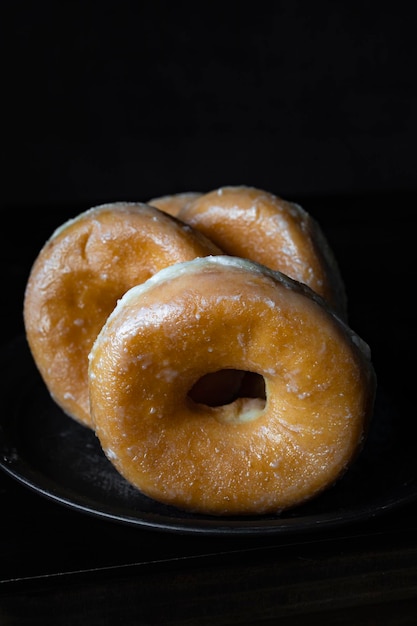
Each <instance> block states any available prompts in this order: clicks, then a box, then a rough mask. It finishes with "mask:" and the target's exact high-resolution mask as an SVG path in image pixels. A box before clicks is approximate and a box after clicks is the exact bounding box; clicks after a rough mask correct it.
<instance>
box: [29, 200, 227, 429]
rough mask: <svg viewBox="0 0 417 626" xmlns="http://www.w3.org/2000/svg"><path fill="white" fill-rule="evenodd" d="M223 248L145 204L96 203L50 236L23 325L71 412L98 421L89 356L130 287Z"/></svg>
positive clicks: (51, 385) (52, 387) (34, 272)
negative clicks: (91, 392)
mask: <svg viewBox="0 0 417 626" xmlns="http://www.w3.org/2000/svg"><path fill="white" fill-rule="evenodd" d="M218 252H219V250H218V248H217V246H215V245H214V244H212V243H211V241H209V240H207V239H206V238H205V237H204V235H202V234H201V233H198V232H197V231H194V230H193V229H192V228H190V227H189V226H187V225H186V224H184V223H182V222H180V221H178V220H177V219H175V218H173V217H171V216H169V215H167V214H165V213H163V212H162V211H159V210H158V209H157V208H155V207H151V206H148V205H146V204H142V203H123V202H116V203H110V204H103V205H100V206H97V207H93V208H91V209H89V210H87V211H85V212H83V213H81V214H80V215H78V216H77V217H76V218H75V219H71V220H68V221H67V222H65V223H64V224H63V225H62V226H60V227H59V228H58V229H57V230H56V231H55V232H54V233H53V234H52V236H51V237H50V239H49V240H48V241H47V242H46V243H45V245H44V246H43V248H42V250H41V251H40V253H39V255H38V257H37V258H36V260H35V262H34V264H33V266H32V269H31V272H30V275H29V279H28V282H27V286H26V291H25V298H24V322H25V329H26V336H27V340H28V344H29V346H30V349H31V352H32V355H33V357H34V360H35V363H36V365H37V367H38V369H39V371H40V373H41V375H42V377H43V379H44V382H45V384H46V386H47V387H48V389H49V391H50V393H51V395H52V397H53V399H54V400H55V402H56V403H57V404H58V405H59V406H60V407H61V408H62V409H63V411H64V412H65V413H67V414H68V415H70V416H71V417H73V418H74V419H76V420H77V421H79V422H80V423H82V424H84V425H85V426H89V427H91V426H92V424H91V419H90V410H89V398H88V353H89V352H90V349H91V347H92V345H93V342H94V340H95V338H96V336H97V333H98V332H99V330H100V329H101V327H102V325H103V323H104V322H105V320H106V319H107V316H108V315H109V313H110V312H111V311H112V310H113V308H114V306H115V305H116V302H117V300H118V299H119V298H120V297H121V296H122V295H123V294H124V292H125V291H127V290H128V289H129V288H130V287H133V286H134V285H137V284H138V283H142V282H144V281H145V280H146V279H148V278H149V277H150V276H152V275H153V274H154V273H155V272H157V271H158V270H160V269H162V268H163V267H166V266H168V265H171V264H173V263H177V262H180V261H186V260H190V259H193V258H195V257H198V256H205V255H207V254H217V253H218Z"/></svg>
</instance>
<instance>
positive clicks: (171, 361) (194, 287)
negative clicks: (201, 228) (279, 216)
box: [89, 255, 376, 515]
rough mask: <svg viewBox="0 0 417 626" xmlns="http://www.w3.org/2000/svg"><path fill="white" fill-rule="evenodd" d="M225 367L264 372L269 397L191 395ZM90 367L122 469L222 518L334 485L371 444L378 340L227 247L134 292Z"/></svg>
mask: <svg viewBox="0 0 417 626" xmlns="http://www.w3.org/2000/svg"><path fill="white" fill-rule="evenodd" d="M222 369H231V370H237V371H241V372H251V373H254V374H256V375H258V376H260V377H263V379H264V381H265V389H266V399H265V398H262V397H244V395H243V396H240V397H238V398H236V399H235V400H234V401H232V402H231V403H229V404H226V405H222V406H214V407H213V406H208V405H206V404H201V403H198V402H196V401H194V400H193V399H192V398H190V395H189V391H190V389H191V388H192V387H193V385H194V384H195V383H196V382H197V381H198V380H199V379H200V378H201V377H202V376H204V375H206V374H208V373H210V372H216V371H219V370H222ZM89 375H90V399H91V408H92V416H93V419H94V424H95V429H96V433H97V436H98V438H99V440H100V443H101V445H102V447H103V450H104V452H105V454H106V455H107V456H108V458H109V459H110V461H111V462H112V463H113V464H114V465H115V467H116V468H117V469H118V471H119V472H120V473H121V474H122V475H123V476H124V477H125V478H126V479H127V480H128V481H129V482H131V483H132V484H133V485H135V486H136V487H137V488H138V489H140V490H141V491H142V492H143V493H145V494H146V495H148V496H150V497H152V498H154V499H156V500H158V501H161V502H164V503H166V504H170V505H174V506H176V507H179V508H182V509H185V510H189V511H194V512H200V513H206V514H213V515H245V514H263V513H277V512H279V511H280V510H282V509H286V508H289V507H293V506H295V505H297V504H300V503H301V502H304V501H305V500H308V499H310V498H312V497H314V496H315V495H317V494H318V493H320V492H321V491H323V490H324V489H326V488H328V487H329V486H331V485H332V484H333V483H334V482H335V481H336V480H337V479H338V478H339V477H340V476H341V475H342V474H343V473H344V472H345V471H346V469H347V468H348V467H349V465H350V464H351V462H352V460H353V459H354V458H355V456H356V455H357V453H358V451H359V450H360V449H361V446H362V444H363V441H364V438H365V437H366V433H367V429H368V425H369V420H370V418H371V415H372V410H373V403H374V395H375V386H376V379H375V373H374V370H373V367H372V364H371V360H370V352H369V348H368V347H367V345H366V344H364V342H363V341H362V340H361V339H360V338H359V337H358V336H357V335H356V334H355V333H354V332H353V331H352V330H351V329H350V328H348V326H346V324H345V323H344V322H342V321H341V319H340V318H339V317H338V316H336V315H334V314H333V313H332V311H331V309H330V308H329V307H328V305H327V304H326V303H325V301H324V300H323V299H322V298H321V297H320V296H318V295H317V294H315V293H314V292H313V291H312V290H311V289H310V288H309V287H307V286H305V285H302V284H300V283H298V282H296V281H293V280H292V279H290V278H289V277H288V276H285V275H283V274H281V273H279V272H273V271H272V270H267V269H266V268H265V267H263V266H260V265H258V264H256V263H252V262H250V261H247V260H243V259H238V258H233V257H229V256H222V255H220V256H217V257H207V258H205V259H196V260H192V261H189V262H186V263H181V264H178V265H174V266H171V267H169V268H167V269H165V270H162V271H161V272H159V273H157V274H155V275H154V277H153V278H151V279H150V280H149V281H147V282H146V283H144V284H143V285H142V286H139V287H135V288H133V289H131V290H129V291H128V292H127V293H126V294H125V296H124V297H123V298H122V299H121V300H120V302H119V303H118V305H117V307H116V308H115V309H114V311H113V313H112V314H111V315H110V316H109V318H108V320H107V322H106V324H105V325H104V326H103V328H102V330H101V332H100V333H99V335H98V337H97V339H96V341H95V343H94V346H93V349H92V351H91V353H90V365H89ZM255 395H256V394H255Z"/></svg>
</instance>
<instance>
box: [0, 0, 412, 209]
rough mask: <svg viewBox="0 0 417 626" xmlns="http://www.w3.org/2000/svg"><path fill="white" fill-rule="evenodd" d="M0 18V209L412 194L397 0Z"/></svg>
mask: <svg viewBox="0 0 417 626" xmlns="http://www.w3.org/2000/svg"><path fill="white" fill-rule="evenodd" d="M0 20H1V29H2V34H1V45H2V55H1V58H2V93H3V97H2V109H3V113H2V120H3V125H2V126H3V133H2V141H1V145H2V152H3V156H4V160H5V161H4V165H3V168H2V170H3V181H2V193H1V197H2V201H3V202H4V203H5V206H7V207H12V208H13V207H20V206H22V205H24V206H29V207H37V209H38V210H39V211H45V210H48V209H54V208H55V207H56V206H57V205H61V206H62V205H66V206H73V207H76V206H77V205H82V206H83V207H84V206H85V205H90V204H93V203H96V202H99V201H109V200H119V199H134V200H138V199H139V200H146V199H148V198H149V197H152V196H155V195H158V194H166V193H172V192H177V191H185V190H199V191H200V190H207V191H208V190H210V189H212V188H215V187H217V186H220V185H224V184H253V185H257V186H261V187H264V188H267V189H269V190H271V191H273V192H275V193H278V194H281V195H284V196H286V197H289V198H293V197H297V198H301V197H306V196H309V197H310V196H323V195H326V196H327V195H329V194H352V193H364V192H366V193H367V192H371V193H373V192H384V193H385V192H399V191H402V192H404V191H406V192H409V191H415V189H416V176H415V158H414V154H415V144H416V139H417V89H416V78H415V69H416V67H415V61H416V46H415V21H414V20H413V19H412V16H411V14H410V5H409V4H407V3H389V4H388V3H385V4H384V3H383V2H382V3H381V2H366V1H365V2H360V3H357V2H347V1H341V2H332V1H328V2H326V1H325V2H319V3H317V2H308V1H306V0H305V1H300V0H298V1H297V0H291V1H290V0H286V1H281V2H272V3H262V2H261V3H260V4H259V5H256V4H255V5H253V4H250V5H246V4H245V3H234V2H233V3H223V5H217V4H216V3H214V4H213V3H183V2H165V3H164V2H158V1H157V0H154V1H152V2H149V1H148V2H133V1H132V2H129V1H126V0H121V1H120V2H109V1H104V2H94V1H87V2H77V1H76V2H30V1H27V0H26V1H22V0H14V1H13V0H12V1H11V0H3V1H2V3H1V9H0ZM335 208H336V207H335Z"/></svg>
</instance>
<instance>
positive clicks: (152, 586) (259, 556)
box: [0, 194, 417, 626]
mask: <svg viewBox="0 0 417 626" xmlns="http://www.w3.org/2000/svg"><path fill="white" fill-rule="evenodd" d="M299 200H300V201H301V203H302V204H303V205H304V206H305V208H306V209H307V210H309V211H310V212H311V213H312V214H313V215H314V216H315V217H316V218H317V219H318V220H319V221H320V223H321V224H322V227H323V229H324V230H325V232H326V234H327V236H328V238H329V240H330V243H331V245H332V246H333V248H334V251H335V253H336V256H337V258H338V260H339V264H340V267H341V271H342V274H343V276H344V278H345V282H346V286H347V290H348V295H349V310H350V323H351V326H352V327H353V328H354V329H355V330H357V331H358V332H359V334H361V335H362V336H363V338H364V339H366V340H367V341H368V343H369V344H370V346H371V348H372V352H373V358H374V363H375V367H376V369H377V373H378V376H379V380H380V383H381V384H383V385H384V388H386V389H389V391H390V393H392V394H393V396H394V397H395V399H396V401H397V402H398V404H399V406H400V407H401V411H403V412H404V414H406V415H408V416H409V418H408V421H407V428H409V436H410V437H414V436H415V426H414V422H415V406H414V400H413V398H414V387H415V382H414V377H415V368H414V366H413V359H414V356H415V349H416V331H415V309H414V308H413V298H414V296H413V292H414V288H413V279H414V272H415V251H414V246H415V242H414V234H413V213H414V209H413V206H415V201H416V198H415V197H414V196H412V195H410V194H391V195H389V194H378V195H372V194H371V195H366V196H363V195H362V196H360V195H357V196H339V197H338V196H334V197H304V198H300V199H299ZM84 208H88V207H87V206H81V205H77V206H70V205H68V206H64V207H59V208H58V207H57V208H56V209H55V210H54V211H46V210H44V209H41V208H39V209H37V210H32V211H31V212H30V213H29V214H28V213H27V214H26V218H25V220H26V221H25V232H26V234H27V237H26V239H25V241H23V239H22V237H21V233H20V232H19V228H18V224H19V221H20V216H19V214H18V213H16V212H15V213H14V214H12V215H11V219H12V221H14V228H13V229H12V230H11V231H10V236H9V237H8V238H7V240H6V241H4V245H2V248H1V250H0V254H1V257H0V259H1V271H2V277H3V284H5V285H6V289H5V290H4V291H3V295H2V298H3V305H2V307H1V312H2V316H3V328H4V329H7V330H5V331H4V333H3V334H2V337H1V348H2V350H4V349H5V347H6V345H7V344H8V343H9V341H10V340H11V339H12V338H13V337H14V336H17V335H19V334H21V333H22V332H23V325H22V317H21V310H22V299H23V291H24V286H25V282H26V280H27V276H28V272H29V270H30V266H31V263H32V262H33V260H34V258H35V255H36V254H37V252H38V250H39V249H40V246H41V245H42V244H43V242H44V240H45V239H46V237H48V236H49V235H50V234H51V232H52V230H53V228H55V227H56V226H58V225H59V224H60V223H61V222H62V221H63V220H64V219H67V218H68V217H71V216H75V214H77V213H78V212H79V211H81V210H83V209H84ZM3 366H4V364H3ZM2 410H7V406H5V407H3V409H2ZM393 471H395V468H393ZM0 496H1V500H0V501H1V533H0V554H1V558H0V623H1V624H5V625H7V626H9V625H15V624H19V625H20V624H31V625H33V624H39V625H42V626H46V625H47V624H54V625H55V624H58V623H59V624H75V623H81V622H82V623H87V624H110V623H114V622H115V621H119V622H120V623H122V624H124V625H127V624H144V625H145V624H146V625H148V624H178V625H179V624H181V625H186V624H198V625H203V624H211V623H213V621H214V620H215V622H216V623H218V624H219V625H220V624H259V625H262V624H275V623H278V621H280V620H282V623H285V624H306V623H316V622H315V620H317V621H318V620H319V621H320V623H323V624H324V623H325V624H342V625H344V624H351V623H355V624H356V625H358V626H359V625H360V624H366V625H368V624H378V626H380V625H387V624H390V625H395V626H400V625H401V624H415V623H417V532H416V531H417V504H416V503H415V502H414V501H412V502H409V503H407V504H404V505H402V506H400V507H398V508H394V509H390V510H387V511H386V512H384V511H382V512H381V511H380V512H379V513H378V515H376V516H372V515H371V516H370V518H369V519H366V520H365V521H363V522H360V523H359V522H358V523H354V524H351V525H347V526H339V527H337V528H333V529H330V530H327V531H325V532H323V531H317V530H314V529H312V530H311V531H310V532H307V533H303V534H298V533H294V534H287V535H285V536H279V535H276V536H263V537H262V536H256V537H254V536H251V537H233V536H220V537H204V536H199V535H197V536H196V535H193V536H187V535H182V534H179V533H169V532H160V531H153V530H147V529H138V528H133V527H128V526H125V525H120V524H117V523H115V522H110V521H105V520H100V519H97V518H95V517H92V516H90V515H87V514H83V513H79V512H76V511H73V510H71V509H69V508H67V507H64V506H61V505H59V504H57V503H54V502H51V501H50V500H47V499H46V498H44V497H42V496H40V495H38V494H37V493H34V492H32V491H30V490H29V489H28V488H26V487H25V486H23V485H21V484H18V483H17V482H16V481H15V480H14V479H13V478H11V477H10V476H9V475H6V474H5V473H4V472H0Z"/></svg>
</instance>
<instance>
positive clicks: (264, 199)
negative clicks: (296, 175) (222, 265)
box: [178, 185, 347, 320]
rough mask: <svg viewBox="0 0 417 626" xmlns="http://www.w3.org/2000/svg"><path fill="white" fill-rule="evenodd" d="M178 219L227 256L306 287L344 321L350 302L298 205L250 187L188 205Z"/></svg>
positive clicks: (326, 249) (318, 233)
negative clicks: (243, 260)
mask: <svg viewBox="0 0 417 626" xmlns="http://www.w3.org/2000/svg"><path fill="white" fill-rule="evenodd" d="M178 217H179V218H180V219H181V220H183V221H184V222H187V223H188V224H190V225H192V226H193V227H194V228H197V229H198V230H200V231H201V232H202V233H204V234H205V235H206V236H207V237H209V238H210V239H211V240H212V241H214V242H215V243H217V245H218V246H219V247H220V248H221V249H222V250H223V251H224V252H225V254H229V255H233V256H239V257H242V258H248V259H250V260H252V261H257V262H258V263H261V264H263V265H266V266H267V267H269V268H271V269H273V270H278V271H281V272H283V273H284V274H287V275H288V276H290V278H293V279H295V280H298V281H300V282H302V283H305V284H306V285H308V286H309V287H311V288H312V289H313V290H314V291H316V292H317V293H318V294H320V295H321V296H322V297H323V298H325V300H327V302H328V303H329V304H331V305H332V306H333V307H334V309H335V310H336V311H337V312H338V314H339V315H341V316H342V317H343V318H344V319H345V320H346V319H347V298H346V291H345V286H344V282H343V280H342V277H341V274H340V271H339V267H338V265H337V263H336V259H335V256H334V254H333V251H332V250H331V248H330V245H329V243H328V241H327V238H326V237H325V235H324V233H323V231H322V229H321V227H320V225H319V224H318V223H317V221H316V220H314V219H313V218H312V217H311V215H310V214H309V213H308V212H307V211H305V210H304V209H303V208H302V207H300V206H299V205H298V204H295V203H293V202H288V201H286V200H283V199H282V198H280V197H278V196H276V195H274V194H272V193H270V192H267V191H264V190H263V189H258V188H256V187H250V186H244V185H240V186H227V187H220V188H219V189H216V190H213V191H210V192H208V193H206V194H201V195H200V196H199V197H198V198H196V199H195V200H193V201H192V202H189V203H187V204H185V205H184V206H183V207H182V208H181V209H180V211H179V213H178Z"/></svg>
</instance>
